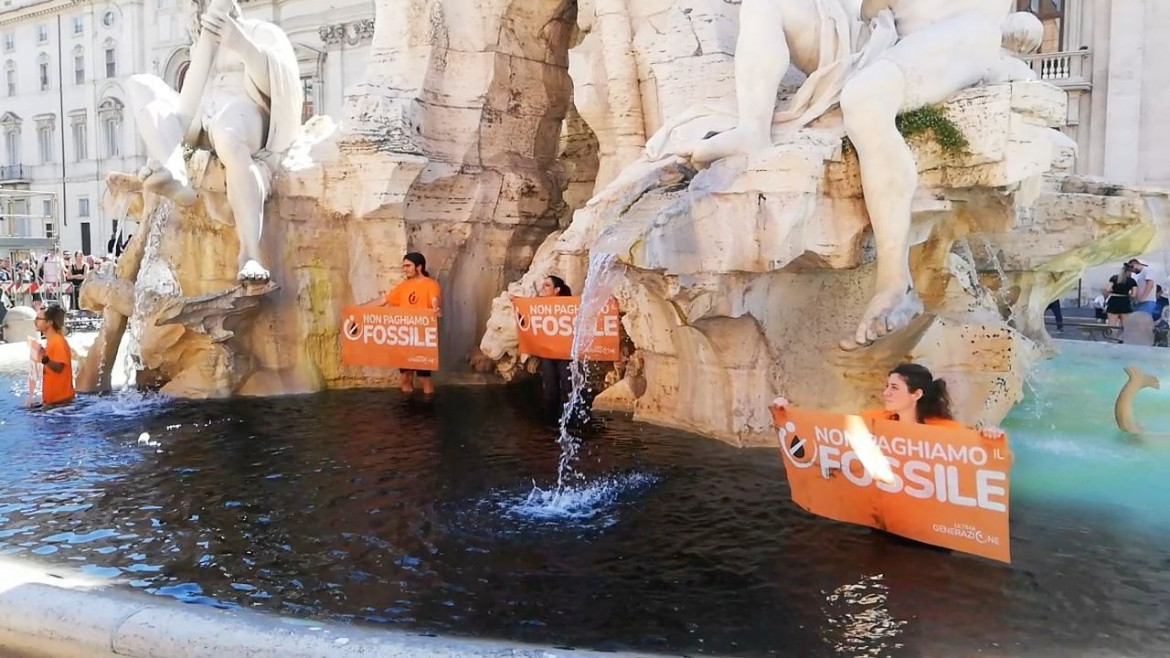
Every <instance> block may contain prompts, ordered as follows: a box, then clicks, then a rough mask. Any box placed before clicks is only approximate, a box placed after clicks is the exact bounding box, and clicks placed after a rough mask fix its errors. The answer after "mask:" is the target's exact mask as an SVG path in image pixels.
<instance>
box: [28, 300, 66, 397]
mask: <svg viewBox="0 0 1170 658" xmlns="http://www.w3.org/2000/svg"><path fill="white" fill-rule="evenodd" d="M36 326H37V330H38V331H40V332H41V333H42V334H43V335H44V336H45V347H41V348H40V349H39V350H38V352H37V357H38V359H39V360H40V362H41V364H42V365H43V366H44V367H45V379H44V385H43V388H42V396H43V401H44V404H45V406H49V405H54V404H63V403H65V402H69V401H71V400H73V355H72V352H71V350H70V349H69V342H68V341H66V340H65V309H63V308H61V306H60V305H59V304H52V305H50V306H49V307H48V308H45V309H43V310H41V311H38V312H37V317H36Z"/></svg>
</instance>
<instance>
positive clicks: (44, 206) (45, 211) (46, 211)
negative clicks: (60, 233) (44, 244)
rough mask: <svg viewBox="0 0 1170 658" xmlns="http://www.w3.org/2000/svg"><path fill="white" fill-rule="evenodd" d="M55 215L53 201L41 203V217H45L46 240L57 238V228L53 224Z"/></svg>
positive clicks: (48, 200)
mask: <svg viewBox="0 0 1170 658" xmlns="http://www.w3.org/2000/svg"><path fill="white" fill-rule="evenodd" d="M55 214H56V213H54V212H53V202H52V200H50V199H45V200H44V201H41V216H42V217H44V222H45V237H46V238H50V239H51V238H53V237H55V236H56V233H57V232H56V230H55V229H56V226H55V225H54V222H53V215H55Z"/></svg>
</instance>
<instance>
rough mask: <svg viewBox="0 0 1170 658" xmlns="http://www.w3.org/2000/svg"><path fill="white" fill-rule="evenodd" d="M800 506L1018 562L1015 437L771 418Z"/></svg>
mask: <svg viewBox="0 0 1170 658" xmlns="http://www.w3.org/2000/svg"><path fill="white" fill-rule="evenodd" d="M772 416H773V421H774V422H775V424H776V428H777V433H778V437H779V440H780V454H781V458H782V459H783V460H784V470H785V472H786V473H787V475H788V483H789V486H790V487H791V489H792V500H793V502H795V503H796V504H797V505H799V506H800V507H802V508H803V509H805V510H806V511H809V512H812V513H813V514H817V515H820V516H824V517H827V518H830V519H834V520H836V521H844V522H846V523H856V524H858V525H864V526H869V527H871V528H877V529H879V530H885V531H887V532H891V533H893V534H896V535H901V536H903V537H907V538H909V539H913V540H916V541H920V542H923V543H927V544H934V545H936V546H942V547H944V548H950V549H953V550H956V551H962V552H965V553H971V554H973V555H979V556H982V557H986V558H990V559H992V560H999V561H1001V562H1011V552H1010V550H1009V546H1008V490H1009V478H1008V472H1009V470H1010V469H1011V459H1012V457H1011V452H1010V450H1009V449H1008V445H1007V439H1006V437H1005V438H1004V439H1002V440H999V439H996V440H990V439H984V438H983V437H982V436H981V435H980V434H979V433H978V432H976V431H974V430H969V429H965V428H964V429H952V428H945V427H938V426H931V425H922V424H916V423H901V422H896V421H889V420H866V419H863V418H861V417H860V416H842V415H838V414H827V413H818V412H812V411H804V410H800V409H787V410H778V409H775V408H773V409H772Z"/></svg>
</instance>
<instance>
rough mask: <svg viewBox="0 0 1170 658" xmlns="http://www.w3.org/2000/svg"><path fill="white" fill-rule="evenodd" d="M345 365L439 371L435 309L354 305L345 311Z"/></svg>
mask: <svg viewBox="0 0 1170 658" xmlns="http://www.w3.org/2000/svg"><path fill="white" fill-rule="evenodd" d="M342 317H344V318H345V320H344V321H342V324H341V362H342V363H344V364H345V365H347V366H376V367H382V368H403V369H407V370H438V369H439V321H438V318H437V317H435V312H434V310H432V309H415V308H391V307H384V306H350V307H347V308H346V309H344V310H343V311H342Z"/></svg>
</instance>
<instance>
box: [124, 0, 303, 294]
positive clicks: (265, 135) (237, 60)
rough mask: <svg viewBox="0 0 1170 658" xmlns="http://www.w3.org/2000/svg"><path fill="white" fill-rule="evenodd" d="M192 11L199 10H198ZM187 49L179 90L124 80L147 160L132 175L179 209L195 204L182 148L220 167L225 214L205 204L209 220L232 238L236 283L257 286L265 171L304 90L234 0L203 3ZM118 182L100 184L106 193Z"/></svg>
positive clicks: (261, 26)
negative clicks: (224, 225) (225, 223)
mask: <svg viewBox="0 0 1170 658" xmlns="http://www.w3.org/2000/svg"><path fill="white" fill-rule="evenodd" d="M192 8H193V9H194V10H195V11H199V9H200V8H201V5H200V4H198V3H194V2H193V5H192ZM198 27H199V28H201V32H200V34H199V36H198V39H197V42H196V46H195V48H193V49H192V61H191V65H190V68H189V69H188V70H189V73H188V75H187V79H186V81H185V84H184V85H183V88H182V91H181V92H178V93H176V92H175V91H174V90H173V89H171V88H170V87H169V86H168V85H167V84H166V83H165V82H163V80H162V79H160V78H159V77H157V76H154V75H134V76H131V77H130V79H129V81H128V83H127V93H128V96H129V103H130V106H131V108H132V109H133V111H134V114H135V119H136V122H137V125H138V131H139V133H140V134H141V135H142V139H143V142H144V143H145V144H146V150H147V154H148V156H149V161H148V164H147V166H146V167H144V168H143V169H142V171H140V172H138V180H137V181H130V184H133V183H137V184H139V185H140V186H141V188H142V189H144V190H145V191H146V192H152V193H155V194H159V195H161V196H163V197H166V198H169V199H171V200H172V201H174V202H175V203H177V204H179V205H181V206H190V205H193V204H194V203H195V201H196V200H197V190H196V189H195V188H194V187H193V186H192V184H191V182H190V179H189V177H188V172H187V165H186V162H185V160H184V150H185V148H193V149H199V148H202V149H211V150H212V151H213V152H214V154H215V156H216V157H217V158H218V159H219V161H220V162H221V163H222V164H223V168H224V178H225V181H226V188H227V197H226V202H227V203H226V208H221V207H222V205H223V204H222V203H208V211H209V212H210V213H211V214H212V216H217V214H222V213H225V212H227V211H230V213H231V217H230V218H227V217H222V216H220V217H217V218H218V219H224V220H229V219H230V221H233V222H234V224H235V227H236V231H237V233H238V234H239V240H240V255H239V274H238V279H239V280H240V281H241V282H247V283H255V282H266V281H267V280H268V279H269V272H268V270H267V269H266V268H265V267H264V265H263V264H262V259H261V255H260V236H261V232H262V230H263V226H264V203H265V200H266V199H267V197H268V192H269V189H270V178H271V171H272V169H273V165H271V164H270V163H271V162H272V161H273V159H274V158H276V157H279V156H280V155H281V154H282V153H283V152H284V151H286V150H287V149H288V147H289V146H290V145H291V144H292V143H293V140H294V139H295V138H296V136H297V133H298V131H299V130H300V126H301V111H302V105H303V98H304V92H303V89H302V87H301V81H300V73H299V69H298V66H297V58H296V53H295V52H294V51H293V47H292V44H291V43H290V41H289V39H288V37H287V36H286V35H285V34H284V32H283V31H281V29H280V28H278V27H277V26H275V25H273V24H272V23H269V22H266V21H259V20H251V19H247V18H244V17H243V16H242V13H241V10H240V5H239V2H238V0H212V2H211V5H210V7H208V8H207V10H206V11H204V12H203V13H202V15H201V17H200V21H199V25H198ZM126 178H127V177H126V176H125V175H121V179H119V175H118V174H112V175H111V176H110V179H109V180H110V187H111V188H112V189H115V188H117V189H125V188H127V187H128V182H127V180H125V179H126Z"/></svg>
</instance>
